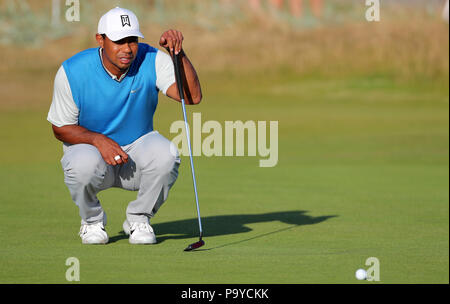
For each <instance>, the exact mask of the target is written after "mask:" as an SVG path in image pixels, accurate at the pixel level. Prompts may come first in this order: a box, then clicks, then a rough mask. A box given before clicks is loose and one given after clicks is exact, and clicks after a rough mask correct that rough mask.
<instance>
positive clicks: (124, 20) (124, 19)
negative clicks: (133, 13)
mask: <svg viewBox="0 0 450 304" xmlns="http://www.w3.org/2000/svg"><path fill="white" fill-rule="evenodd" d="M120 18H122V27H124V26H125V25H128V26H129V27H131V23H130V17H128V15H120Z"/></svg>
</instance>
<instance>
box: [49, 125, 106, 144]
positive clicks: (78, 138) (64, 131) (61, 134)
mask: <svg viewBox="0 0 450 304" xmlns="http://www.w3.org/2000/svg"><path fill="white" fill-rule="evenodd" d="M53 133H54V134H55V137H56V138H57V139H59V140H60V141H62V142H65V143H69V144H89V145H93V146H95V145H96V139H97V138H98V136H101V134H99V133H95V132H92V131H89V130H88V129H86V128H84V127H81V126H78V125H67V126H62V127H56V126H54V125H53Z"/></svg>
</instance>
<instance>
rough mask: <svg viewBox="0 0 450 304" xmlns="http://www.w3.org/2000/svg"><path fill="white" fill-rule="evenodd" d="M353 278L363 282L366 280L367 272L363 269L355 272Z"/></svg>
mask: <svg viewBox="0 0 450 304" xmlns="http://www.w3.org/2000/svg"><path fill="white" fill-rule="evenodd" d="M355 276H356V278H357V279H358V280H365V279H366V278H367V272H366V271H365V270H364V269H358V270H356V273H355Z"/></svg>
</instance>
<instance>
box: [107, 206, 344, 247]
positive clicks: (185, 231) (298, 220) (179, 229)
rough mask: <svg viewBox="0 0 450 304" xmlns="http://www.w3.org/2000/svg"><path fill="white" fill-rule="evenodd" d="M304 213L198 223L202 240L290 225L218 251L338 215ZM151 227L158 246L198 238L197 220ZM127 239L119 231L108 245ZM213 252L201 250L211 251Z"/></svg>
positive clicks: (222, 217)
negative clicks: (253, 226) (255, 226)
mask: <svg viewBox="0 0 450 304" xmlns="http://www.w3.org/2000/svg"><path fill="white" fill-rule="evenodd" d="M305 213H306V211H281V212H271V213H264V214H238V215H218V216H208V217H204V218H202V219H201V220H202V227H203V233H204V237H205V239H206V238H208V237H212V236H220V235H229V234H238V233H244V232H250V231H252V230H253V229H251V228H249V227H247V226H246V225H248V224H254V223H264V222H273V221H279V222H282V223H285V224H289V225H292V226H289V227H285V228H282V229H277V230H274V231H271V232H267V233H264V234H260V235H257V236H253V237H251V238H248V239H244V240H239V241H236V242H233V243H229V244H224V245H221V246H218V247H215V248H221V247H225V246H229V245H233V244H238V243H242V242H246V241H249V240H253V239H256V238H261V237H264V236H268V235H271V234H274V233H280V232H283V231H286V230H289V229H292V228H295V227H298V226H302V225H313V224H318V223H321V222H323V221H326V220H327V219H329V218H333V217H336V216H337V215H325V216H317V217H314V216H309V215H306V214H305ZM152 227H153V229H154V230H155V233H156V236H157V240H158V243H159V244H160V243H162V242H164V241H165V240H169V239H190V238H195V237H198V235H199V232H198V231H199V230H198V220H197V218H192V219H187V220H179V221H173V222H166V223H158V224H152ZM126 238H128V236H127V235H125V233H124V232H123V231H121V232H120V233H119V235H117V236H113V237H111V238H110V243H113V242H116V241H119V240H121V239H126ZM215 248H210V249H204V250H211V249H215ZM200 250H201V249H199V250H198V251H200Z"/></svg>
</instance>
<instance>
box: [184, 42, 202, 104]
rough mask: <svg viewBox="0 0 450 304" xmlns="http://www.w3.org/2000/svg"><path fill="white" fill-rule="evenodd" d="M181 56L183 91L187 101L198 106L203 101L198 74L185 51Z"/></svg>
mask: <svg viewBox="0 0 450 304" xmlns="http://www.w3.org/2000/svg"><path fill="white" fill-rule="evenodd" d="M180 55H181V58H182V60H181V68H182V69H183V70H184V77H183V89H184V94H185V96H186V101H187V102H189V103H194V104H197V103H199V102H200V101H201V100H202V90H201V87H200V81H199V79H198V75H197V72H196V71H195V68H194V66H193V65H192V63H191V62H190V60H189V58H188V57H187V56H186V54H185V53H184V51H182V52H181V53H180Z"/></svg>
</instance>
